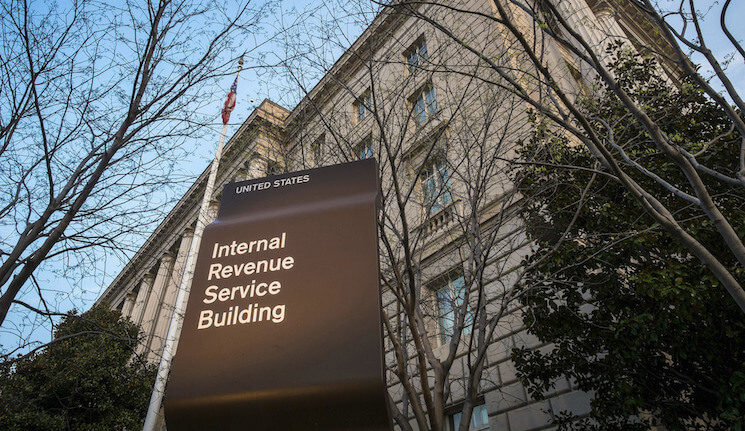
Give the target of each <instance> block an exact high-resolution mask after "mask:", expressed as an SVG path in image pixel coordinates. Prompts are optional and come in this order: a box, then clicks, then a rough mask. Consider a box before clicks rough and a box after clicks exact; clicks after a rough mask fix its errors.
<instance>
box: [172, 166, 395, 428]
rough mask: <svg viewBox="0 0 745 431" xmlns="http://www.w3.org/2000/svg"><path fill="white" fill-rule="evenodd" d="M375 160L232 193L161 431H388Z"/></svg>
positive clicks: (204, 271)
mask: <svg viewBox="0 0 745 431" xmlns="http://www.w3.org/2000/svg"><path fill="white" fill-rule="evenodd" d="M379 199H380V196H379V184H378V176H377V166H376V163H375V161H374V160H372V159H369V160H363V161H360V162H354V163H347V164H343V165H336V166H330V167H326V168H319V169H313V170H308V171H302V172H296V173H292V174H285V175H277V176H271V177H267V178H261V179H257V180H251V181H245V182H240V183H234V184H228V185H226V186H225V189H224V191H223V197H222V202H221V205H220V210H219V213H218V218H217V220H216V221H215V222H214V223H212V224H210V225H209V226H208V227H207V228H206V229H205V232H204V236H203V239H202V244H201V248H200V251H199V257H198V259H197V264H196V270H195V273H194V280H193V282H192V289H191V292H192V293H191V296H190V298H189V303H188V305H187V309H186V315H185V318H184V324H183V325H184V326H183V329H182V333H181V339H180V341H179V346H178V354H177V355H176V357H175V358H174V362H173V366H172V369H171V375H170V379H169V383H168V387H167V390H166V399H165V414H166V425H167V426H168V429H169V431H181V430H203V429H220V430H233V429H235V430H237V429H241V430H243V429H252V430H270V429H271V430H277V429H281V430H328V431H331V430H371V431H372V430H390V429H391V425H390V424H391V422H390V419H389V415H388V410H387V405H386V400H387V395H386V382H385V376H384V369H383V339H382V322H381V297H380V287H379V268H378V249H377V247H378V243H377V227H376V223H377V211H378V206H379Z"/></svg>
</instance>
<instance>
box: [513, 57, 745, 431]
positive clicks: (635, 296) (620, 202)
mask: <svg viewBox="0 0 745 431" xmlns="http://www.w3.org/2000/svg"><path fill="white" fill-rule="evenodd" d="M616 53H620V50H619V51H616ZM612 67H613V68H614V70H615V72H616V73H617V74H618V76H619V79H620V82H621V84H622V85H623V87H624V88H625V89H626V90H627V91H629V92H630V93H631V94H633V95H634V97H635V98H636V100H637V102H638V103H640V104H641V105H643V106H644V107H645V110H646V112H648V114H649V115H650V117H651V118H652V119H653V120H655V121H656V122H657V123H658V124H659V125H660V127H661V128H662V129H663V131H664V132H665V133H667V134H668V136H670V138H671V139H672V140H673V141H674V142H675V143H676V144H677V145H680V146H682V147H683V148H685V149H687V150H688V151H689V152H691V153H694V152H696V151H698V150H700V149H701V148H702V147H703V146H704V143H706V142H707V141H709V140H711V139H713V138H714V137H716V136H718V135H720V134H723V133H725V132H726V131H727V130H726V127H727V125H728V124H729V123H728V121H727V120H726V118H725V117H724V114H723V113H722V112H721V111H720V110H719V109H717V108H716V106H715V105H714V104H712V103H710V102H708V101H707V100H706V98H705V97H704V96H703V95H702V94H700V93H699V92H697V91H696V90H695V89H694V88H693V86H691V85H688V84H687V83H685V82H684V83H683V84H682V85H681V86H680V88H670V86H669V85H668V83H666V82H665V81H663V80H662V79H661V78H660V77H659V75H660V74H659V73H658V72H657V70H656V68H655V65H654V62H652V61H651V60H640V59H639V58H638V57H634V56H633V55H629V54H616V61H615V62H614V64H613V65H612ZM585 108H586V110H587V112H588V115H589V116H592V117H594V118H602V119H603V120H604V121H605V122H606V123H607V124H609V125H610V126H611V128H612V130H613V133H614V135H615V140H616V141H615V142H616V143H618V145H621V146H623V148H624V150H625V151H626V152H627V154H629V155H630V156H631V157H632V159H634V160H637V161H639V162H641V163H642V164H643V165H644V166H645V167H647V168H648V169H650V170H651V171H654V172H655V173H657V174H658V175H660V176H661V177H663V178H665V179H666V180H667V181H668V182H670V183H672V184H674V185H676V186H679V187H681V188H683V189H684V190H685V186H684V184H685V181H684V180H683V179H682V178H681V177H680V173H679V171H678V170H677V168H676V167H674V166H672V165H671V164H670V163H669V162H668V161H667V159H665V158H664V157H662V156H660V155H659V154H658V153H657V150H656V148H655V147H654V145H653V144H652V143H651V142H649V140H648V139H647V137H646V134H645V132H644V131H643V130H642V129H640V128H639V126H638V125H637V123H636V122H635V121H633V119H631V118H630V117H629V116H628V112H627V111H626V110H625V109H624V107H623V106H622V104H621V103H620V102H618V101H617V100H616V98H615V97H614V96H613V95H612V93H610V92H609V91H605V92H601V95H600V96H599V97H598V98H596V99H593V100H590V101H587V102H586V103H585ZM598 124H600V123H598ZM598 133H599V134H601V135H603V136H606V135H607V130H606V129H605V127H604V126H601V125H599V126H598ZM738 139H739V136H736V134H735V135H728V136H726V137H725V138H723V139H721V140H719V141H717V142H716V143H715V144H713V145H711V147H710V148H709V149H708V151H706V152H705V153H704V154H702V155H700V156H699V157H698V158H699V160H700V161H701V162H702V163H704V164H706V165H708V166H710V167H713V168H716V169H717V170H719V171H723V172H728V173H729V174H733V172H732V170H733V169H736V167H737V162H738V157H739V142H738ZM609 148H610V147H609ZM523 152H524V154H525V156H526V157H529V158H532V159H533V160H535V161H539V162H543V163H551V164H560V165H566V166H569V165H571V166H577V167H584V168H588V169H594V170H597V171H603V168H602V167H600V166H597V165H596V164H595V162H594V159H593V158H592V157H591V156H590V154H588V152H587V150H586V149H585V148H584V147H579V146H571V145H568V142H567V141H566V140H565V139H563V138H562V137H560V136H558V135H555V134H552V133H551V132H550V129H549V128H547V127H544V126H540V127H537V131H536V132H535V135H534V139H532V141H531V142H529V143H527V144H526V145H524V148H523ZM627 171H629V172H634V173H633V176H634V177H635V178H636V180H637V181H639V182H640V183H642V184H643V185H644V186H645V187H646V188H647V189H648V190H653V191H654V192H655V195H656V196H661V198H660V200H661V201H663V203H664V204H665V205H668V207H669V208H673V209H674V210H675V211H676V212H675V216H676V218H677V219H678V220H680V221H681V222H682V224H683V225H685V227H686V228H688V229H689V232H692V233H693V235H694V236H695V237H696V238H697V239H698V240H699V241H701V242H702V243H703V244H704V245H706V247H707V248H708V249H709V250H710V251H711V252H713V253H714V254H716V255H717V257H718V258H719V259H721V260H722V261H723V262H726V264H727V265H729V267H730V269H731V270H732V271H733V273H734V274H735V275H736V276H737V277H738V278H739V281H740V282H741V283H743V282H744V281H745V277H744V276H743V270H742V268H741V267H739V265H738V263H737V261H736V260H735V259H734V257H732V255H731V254H730V252H729V251H728V248H727V247H726V245H725V244H723V242H722V240H721V237H720V236H719V235H718V233H717V231H716V229H715V228H714V226H712V224H711V223H710V222H709V221H708V220H707V219H706V218H705V217H703V216H702V214H701V212H700V210H699V208H697V207H695V206H693V205H691V204H689V203H688V202H686V201H684V200H682V199H680V198H677V197H675V196H673V195H672V194H671V193H669V192H668V191H666V190H664V189H663V188H662V187H661V186H659V185H658V184H655V183H654V182H653V181H651V180H650V179H649V178H646V177H644V176H643V175H642V174H641V173H639V172H638V171H634V169H633V168H631V167H628V168H627ZM519 179H520V187H521V188H523V190H524V191H525V192H526V193H525V194H526V195H531V196H536V198H535V200H534V201H532V202H530V203H529V205H528V206H527V207H526V211H525V214H524V215H525V217H526V218H527V220H528V224H527V225H528V235H529V236H530V238H531V239H532V240H534V241H536V243H537V244H538V245H539V248H538V251H537V252H536V253H535V254H534V255H533V256H531V257H530V258H529V259H528V261H529V263H534V264H537V265H536V266H535V267H534V268H533V269H532V270H530V271H529V272H528V274H527V277H526V279H525V283H524V284H523V285H522V287H521V288H522V290H523V293H524V297H523V302H524V304H525V305H526V306H527V307H526V309H525V315H524V322H525V324H526V325H527V326H528V328H529V331H530V332H532V333H533V334H535V335H536V336H538V337H539V338H540V339H541V340H542V341H544V342H547V343H551V344H549V347H546V348H544V349H541V350H539V351H529V350H527V349H521V350H515V351H514V354H513V357H514V359H515V361H516V363H517V367H518V370H519V373H520V375H521V378H522V379H523V382H524V383H525V384H526V386H527V388H528V389H529V390H530V391H531V392H532V394H533V395H534V396H535V397H538V398H540V396H541V392H542V391H544V390H545V389H547V388H549V387H550V385H551V382H552V381H554V380H555V379H557V378H559V377H561V376H567V377H569V378H571V379H573V380H574V381H576V384H577V385H578V387H579V388H580V389H582V390H585V391H594V394H595V397H594V401H593V403H592V412H591V414H590V416H589V417H586V418H584V419H583V420H581V421H579V422H578V421H577V420H576V418H573V417H571V415H569V414H567V415H566V416H563V417H561V418H559V420H558V421H557V423H559V424H560V425H561V428H562V429H581V430H585V429H602V430H608V429H617V430H630V429H648V428H649V426H650V425H653V424H663V425H665V426H666V427H667V428H668V429H670V430H679V429H700V430H704V429H706V430H731V429H734V430H742V429H744V425H745V419H743V417H745V316H743V314H742V312H741V311H740V310H739V308H738V307H737V306H736V305H735V303H734V301H733V300H732V299H731V297H730V296H729V295H728V294H727V292H726V291H725V290H724V289H723V288H722V287H721V286H720V284H719V282H718V281H717V279H716V278H715V277H714V276H713V275H712V274H711V273H710V272H709V271H708V270H707V269H706V268H705V267H703V266H702V265H701V263H700V262H699V261H698V260H697V259H696V258H694V257H693V256H691V255H690V253H688V252H687V250H686V249H685V248H683V247H682V246H680V245H679V244H678V243H677V242H676V241H674V240H672V239H671V238H670V237H669V236H668V235H667V234H666V233H665V232H664V231H663V230H662V229H661V228H659V227H658V226H656V225H655V224H654V223H653V221H652V219H651V218H650V217H648V216H647V215H646V214H645V213H644V211H643V210H642V208H641V207H640V205H639V204H638V203H637V202H636V201H635V200H634V199H633V198H632V197H631V196H629V195H628V193H626V192H625V191H624V188H623V187H622V186H621V185H619V184H618V183H616V182H614V181H613V180H612V179H611V178H609V176H607V175H604V174H603V173H593V172H591V171H589V170H584V171H583V170H577V169H555V168H546V167H542V166H538V165H533V166H532V167H530V168H527V169H523V170H521V171H520V173H519ZM704 180H705V181H706V183H707V186H708V187H709V188H710V190H711V191H712V195H714V198H715V199H716V200H717V203H718V204H719V206H720V208H724V209H726V212H725V214H724V215H725V216H726V217H727V218H728V220H730V222H731V224H732V225H733V226H734V227H735V229H736V230H737V232H738V234H739V235H740V237H745V212H744V211H743V209H744V205H745V190H742V188H737V187H735V186H731V185H728V184H725V183H723V182H720V181H718V180H715V179H714V178H712V177H705V178H704ZM590 183H591V184H590ZM588 184H590V186H589V187H587V186H588ZM585 190H586V195H585V197H584V200H582V203H581V205H580V200H581V199H580V197H581V196H582V194H583V192H585ZM685 191H686V192H689V193H690V190H685ZM528 192H529V193H528ZM577 211H578V217H577V220H576V223H574V224H573V225H572V226H571V228H569V229H568V231H567V232H568V235H567V236H566V238H565V240H564V241H563V243H562V244H561V245H560V246H559V247H558V249H556V251H555V252H553V253H549V251H550V250H551V248H552V247H553V246H554V244H556V241H557V240H558V239H559V238H560V237H561V236H562V234H563V233H564V232H565V231H566V230H567V228H568V226H569V225H570V221H571V220H572V219H573V217H574V216H575V212H577ZM540 259H545V260H543V261H540Z"/></svg>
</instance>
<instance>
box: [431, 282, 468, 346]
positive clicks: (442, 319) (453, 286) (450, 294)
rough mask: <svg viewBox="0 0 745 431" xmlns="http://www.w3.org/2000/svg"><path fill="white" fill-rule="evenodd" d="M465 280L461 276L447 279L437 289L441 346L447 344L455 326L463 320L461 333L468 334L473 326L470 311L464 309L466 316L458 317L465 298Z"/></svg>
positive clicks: (453, 333)
mask: <svg viewBox="0 0 745 431" xmlns="http://www.w3.org/2000/svg"><path fill="white" fill-rule="evenodd" d="M465 284H466V283H465V279H464V278H463V276H462V275H458V276H455V277H448V278H447V279H446V280H445V283H444V284H443V285H442V286H441V287H440V288H438V289H437V291H436V292H435V294H436V295H437V314H438V319H439V324H440V333H441V339H442V342H443V344H447V343H449V342H450V340H451V339H452V338H453V335H455V326H456V324H457V323H458V322H459V321H460V320H461V319H460V318H461V317H462V320H463V332H462V333H461V334H469V333H470V332H471V326H472V324H473V315H472V313H471V310H470V309H468V308H467V309H466V315H465V316H461V315H460V312H461V311H460V309H461V307H462V306H463V301H464V300H465V298H466V286H465Z"/></svg>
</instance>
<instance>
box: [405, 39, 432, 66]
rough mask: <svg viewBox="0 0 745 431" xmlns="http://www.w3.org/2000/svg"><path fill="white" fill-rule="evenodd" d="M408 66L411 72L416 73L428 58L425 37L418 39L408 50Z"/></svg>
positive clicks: (406, 54)
mask: <svg viewBox="0 0 745 431" xmlns="http://www.w3.org/2000/svg"><path fill="white" fill-rule="evenodd" d="M404 56H405V57H406V67H407V68H408V70H409V72H410V73H414V71H416V70H417V69H418V68H419V67H421V66H422V64H424V62H425V61H426V60H427V42H425V40H424V38H419V39H417V41H416V42H414V44H413V45H412V46H411V47H409V49H407V50H406V53H405V54H404Z"/></svg>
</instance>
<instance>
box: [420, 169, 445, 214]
mask: <svg viewBox="0 0 745 431" xmlns="http://www.w3.org/2000/svg"><path fill="white" fill-rule="evenodd" d="M422 192H423V194H424V205H425V207H426V208H427V211H428V212H429V214H434V213H436V212H437V211H439V210H441V209H443V208H445V207H446V206H448V205H449V204H450V203H451V202H453V197H452V195H451V194H450V170H449V169H448V165H447V162H446V160H445V157H444V156H441V157H437V158H435V160H434V162H432V163H431V164H430V165H429V166H428V167H427V168H426V169H425V170H424V171H423V172H422Z"/></svg>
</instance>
